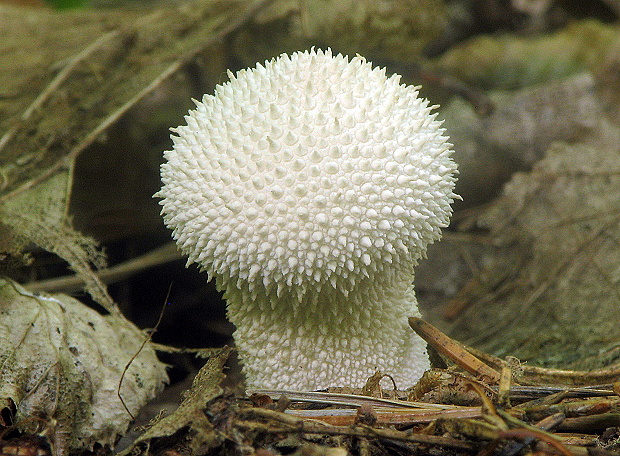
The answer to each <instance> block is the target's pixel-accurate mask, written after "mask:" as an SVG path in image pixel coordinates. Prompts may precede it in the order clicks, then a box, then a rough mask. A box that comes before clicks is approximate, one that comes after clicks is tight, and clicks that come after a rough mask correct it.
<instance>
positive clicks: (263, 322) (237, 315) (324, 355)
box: [223, 277, 430, 391]
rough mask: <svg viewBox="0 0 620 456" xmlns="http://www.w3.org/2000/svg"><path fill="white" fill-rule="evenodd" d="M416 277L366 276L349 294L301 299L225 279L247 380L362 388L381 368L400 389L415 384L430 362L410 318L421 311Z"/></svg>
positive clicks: (253, 384) (328, 292)
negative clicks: (385, 278)
mask: <svg viewBox="0 0 620 456" xmlns="http://www.w3.org/2000/svg"><path fill="white" fill-rule="evenodd" d="M412 281H413V278H412V277H409V278H408V280H406V281H404V282H398V283H394V282H393V281H391V282H392V283H385V282H384V281H382V280H373V281H370V280H369V281H368V282H369V283H370V282H372V283H370V284H364V286H360V287H358V288H357V289H356V290H353V291H350V292H349V293H348V294H347V296H345V295H344V294H343V293H342V292H339V291H337V290H334V289H329V288H327V289H326V288H325V287H324V288H323V290H322V291H321V292H319V293H318V294H313V295H312V296H310V297H309V296H302V297H301V299H300V298H299V297H293V296H282V295H280V296H279V297H278V296H274V295H269V296H267V295H261V294H260V293H258V294H257V293H256V292H255V293H253V294H251V293H250V292H249V291H248V290H243V289H241V288H238V287H236V286H231V285H230V284H227V286H226V287H223V288H224V289H225V294H224V297H225V298H226V300H227V303H228V317H229V319H230V321H231V322H232V323H233V324H235V326H236V328H237V329H236V331H235V333H234V338H235V342H236V344H237V348H238V350H239V355H240V358H241V360H242V362H243V371H244V374H245V376H246V384H247V386H248V387H249V388H257V389H258V388H266V389H288V390H299V391H311V390H319V389H325V388H328V387H334V386H348V387H357V388H361V387H363V386H364V384H365V383H366V380H367V379H368V377H370V376H372V375H373V374H374V373H375V372H377V371H381V372H383V373H385V374H389V375H391V376H392V377H393V378H394V380H395V381H396V385H397V387H398V388H399V389H405V388H408V387H410V386H412V385H414V384H415V383H416V382H417V381H418V380H419V379H420V377H421V376H422V374H423V372H424V371H425V370H427V369H428V368H429V367H430V363H429V359H428V355H427V353H426V342H424V341H423V340H422V339H421V338H419V337H418V336H417V335H415V333H414V332H413V331H412V330H411V328H410V327H409V325H408V323H407V318H408V317H411V316H419V311H418V308H417V301H416V298H415V293H414V289H413V285H412Z"/></svg>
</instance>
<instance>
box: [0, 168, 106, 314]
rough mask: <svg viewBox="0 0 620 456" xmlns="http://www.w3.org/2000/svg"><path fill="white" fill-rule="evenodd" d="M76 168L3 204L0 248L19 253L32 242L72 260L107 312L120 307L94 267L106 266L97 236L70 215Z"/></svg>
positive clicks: (0, 212) (67, 170) (72, 265)
mask: <svg viewBox="0 0 620 456" xmlns="http://www.w3.org/2000/svg"><path fill="white" fill-rule="evenodd" d="M72 174H73V167H68V168H65V169H64V170H62V171H60V172H57V173H56V174H54V175H52V176H50V177H49V178H47V179H44V180H43V181H41V182H39V183H37V184H36V185H35V186H33V187H31V188H29V189H28V190H27V191H24V192H21V193H18V194H16V195H14V196H13V197H12V198H9V199H7V200H6V201H5V202H4V204H0V221H1V222H2V223H1V224H0V227H1V228H2V229H3V231H4V236H3V237H2V239H0V251H7V252H19V250H20V248H21V247H22V246H23V245H24V244H26V243H28V242H32V243H35V244H36V245H38V246H39V247H41V248H43V249H45V250H47V251H49V252H53V253H55V254H56V255H58V256H59V257H61V258H63V259H64V260H65V261H67V262H68V263H69V266H71V268H72V269H73V270H74V271H75V272H77V273H78V275H79V276H80V278H81V279H82V280H83V281H84V283H85V288H86V290H87V291H88V292H89V293H90V294H91V296H92V297H93V299H95V301H97V302H98V303H100V304H101V305H102V306H104V307H105V308H106V310H108V312H111V313H116V312H118V309H117V307H116V304H114V302H113V300H112V298H111V297H110V295H109V294H108V292H107V289H106V287H105V285H104V284H103V283H102V282H101V280H99V278H98V277H97V275H96V274H95V272H94V270H93V267H102V266H104V265H105V258H104V257H103V254H102V253H101V252H100V251H99V250H97V248H96V242H95V240H94V239H92V238H89V237H87V236H84V235H82V234H80V233H78V232H77V231H75V230H74V229H73V228H72V227H71V225H70V221H69V219H68V217H67V208H68V204H69V194H70V192H71V183H72Z"/></svg>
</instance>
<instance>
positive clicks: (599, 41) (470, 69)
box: [433, 19, 620, 89]
mask: <svg viewBox="0 0 620 456" xmlns="http://www.w3.org/2000/svg"><path fill="white" fill-rule="evenodd" d="M619 40H620V33H619V32H618V28H617V27H615V26H613V25H607V24H602V23H600V22H598V21H595V20H591V19H590V20H584V21H581V22H574V23H571V24H569V25H568V26H566V27H564V28H562V29H560V30H559V31H557V32H556V33H553V34H550V35H541V36H536V37H532V36H524V37H517V36H514V35H509V34H504V35H493V36H492V35H480V36H478V37H475V38H472V39H470V40H467V41H465V42H463V44H462V45H459V46H456V47H454V48H452V49H450V50H448V51H447V52H446V53H445V54H443V55H442V56H441V57H439V58H438V59H437V60H436V61H434V63H433V65H435V68H436V69H437V70H440V71H446V72H448V73H450V74H452V75H454V76H456V77H458V78H459V79H461V80H463V81H467V82H468V83H470V84H473V85H475V86H478V87H485V88H497V89H499V88H504V89H507V88H515V87H524V86H527V85H532V84H539V83H542V82H546V81H550V80H553V79H563V78H566V77H568V76H570V75H573V74H575V73H581V72H584V71H590V72H593V71H595V70H596V69H597V68H599V67H600V66H601V65H602V64H604V62H605V60H606V56H607V53H608V51H609V49H610V48H611V47H613V46H617V43H618V42H619Z"/></svg>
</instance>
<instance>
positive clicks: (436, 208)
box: [156, 49, 456, 390]
mask: <svg viewBox="0 0 620 456" xmlns="http://www.w3.org/2000/svg"><path fill="white" fill-rule="evenodd" d="M229 77H230V81H229V82H227V83H225V84H223V85H220V86H218V87H217V89H216V91H215V95H213V96H211V95H205V96H204V98H203V100H202V102H197V103H196V104H197V107H196V109H195V110H193V111H190V113H189V115H188V116H186V121H187V125H185V126H180V127H178V128H176V129H175V130H174V132H175V133H176V135H175V136H173V140H174V147H173V149H172V150H170V151H167V152H165V158H166V160H167V161H166V163H164V164H163V165H162V167H161V175H162V181H163V187H162V189H161V191H160V192H158V194H157V195H156V196H159V197H161V198H162V201H161V204H162V206H163V209H162V214H163V216H164V221H165V223H166V225H167V226H168V227H169V228H171V229H172V230H173V237H174V239H175V240H176V242H177V244H178V245H179V246H180V249H181V250H182V251H183V253H185V254H187V255H188V256H189V261H188V264H189V263H193V262H195V263H198V264H199V265H200V266H201V267H202V268H203V269H204V270H206V271H207V273H208V274H209V277H210V278H212V279H215V280H216V284H217V286H218V288H219V289H220V290H223V291H224V298H225V299H226V301H227V308H228V317H229V319H230V321H231V322H232V323H234V324H235V326H236V331H235V333H234V338H235V342H236V344H237V348H238V350H239V354H240V357H241V360H242V362H243V365H244V367H243V369H244V373H245V376H246V380H247V384H248V386H250V387H253V388H273V389H296V390H315V389H322V388H327V387H330V386H352V387H361V386H363V385H364V383H365V381H366V379H367V378H368V377H369V376H371V375H373V374H374V373H375V372H376V370H381V371H383V372H384V373H388V374H390V375H392V377H393V378H394V379H395V380H396V382H397V384H398V386H399V387H401V388H406V387H409V386H411V385H413V384H414V383H415V382H416V381H417V380H418V379H419V378H420V376H421V375H422V373H423V372H424V370H426V369H427V368H428V367H429V361H428V357H427V354H426V345H425V343H424V342H423V341H422V339H420V338H419V337H417V336H416V335H414V333H413V332H412V331H411V329H410V328H409V327H408V325H407V317H409V316H418V315H419V313H418V309H417V301H416V298H415V294H414V290H413V272H414V271H413V270H414V266H415V265H416V263H417V262H418V260H419V259H420V258H421V257H423V256H424V255H425V252H426V248H427V245H428V244H429V243H432V242H433V241H435V240H437V239H438V238H439V237H440V229H441V228H442V227H445V226H447V225H448V221H449V216H450V214H451V207H450V205H451V203H452V200H453V198H454V197H455V196H456V195H455V194H454V193H453V189H454V184H455V180H456V179H455V176H454V174H455V171H456V165H455V164H454V162H453V161H452V159H451V158H450V155H451V150H450V144H448V143H447V142H446V141H447V137H446V136H444V135H443V129H442V128H441V123H440V122H439V121H437V120H436V119H435V114H433V113H431V110H432V107H429V105H428V101H426V100H424V99H421V98H419V97H418V92H417V90H416V88H414V87H411V86H406V85H403V84H400V77H399V76H397V75H394V76H390V77H387V76H386V74H385V70H384V69H380V68H373V67H372V65H371V63H369V62H367V61H366V60H365V59H363V58H362V57H354V58H352V59H350V60H349V58H347V57H345V56H342V55H335V56H334V55H332V53H331V51H329V50H327V51H321V50H314V49H313V50H311V51H306V52H296V53H294V54H292V55H286V54H283V55H281V56H280V57H278V58H276V59H274V60H271V61H268V62H265V64H264V65H260V64H259V65H257V66H256V67H255V68H253V69H248V70H242V71H239V72H238V73H237V74H236V75H232V74H230V73H229Z"/></svg>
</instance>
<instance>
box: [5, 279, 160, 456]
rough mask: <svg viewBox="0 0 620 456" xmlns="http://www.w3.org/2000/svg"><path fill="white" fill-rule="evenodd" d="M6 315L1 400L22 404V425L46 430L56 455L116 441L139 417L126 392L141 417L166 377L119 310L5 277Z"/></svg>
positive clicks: (17, 421)
mask: <svg viewBox="0 0 620 456" xmlns="http://www.w3.org/2000/svg"><path fill="white" fill-rule="evenodd" d="M0 314H1V315H2V319H0V368H1V369H0V371H1V374H0V375H1V377H0V403H6V401H12V402H13V403H15V404H16V408H17V413H16V416H15V417H14V422H15V424H16V426H17V427H18V428H20V429H21V430H23V431H26V432H30V433H42V434H45V435H47V437H48V439H49V441H50V443H51V445H52V448H53V452H54V454H55V455H66V454H69V452H71V451H75V450H90V449H92V448H93V445H94V444H95V443H100V444H102V445H110V446H113V445H114V443H115V441H116V439H117V437H118V436H119V435H122V434H123V433H124V432H125V431H126V430H127V427H128V425H129V423H130V422H131V421H132V417H131V416H130V414H129V413H128V412H127V410H126V409H125V406H123V404H122V402H121V400H120V399H119V397H118V394H119V392H120V395H121V396H122V398H123V400H124V402H125V405H126V407H127V409H128V410H129V411H130V412H131V413H132V414H134V415H135V414H137V412H138V410H140V408H141V407H142V406H143V405H145V404H146V402H147V401H149V400H150V399H151V398H153V396H154V395H155V394H156V393H157V392H158V391H159V390H160V389H161V388H162V386H163V383H164V382H165V380H166V373H165V366H164V365H163V364H162V363H161V362H159V361H158V360H157V357H156V355H155V352H154V350H153V349H152V348H151V347H150V346H149V345H148V344H146V345H145V346H144V347H142V345H143V343H144V341H145V338H146V337H147V336H146V334H144V333H143V332H142V331H140V330H139V329H138V328H136V327H135V326H133V325H132V324H131V323H130V322H128V321H127V320H125V319H124V318H123V317H122V316H121V315H120V314H110V315H106V316H102V315H100V314H99V313H97V312H96V311H94V310H92V309H90V308H88V307H86V306H84V305H83V304H82V303H80V302H79V301H77V300H75V299H73V298H70V297H68V296H65V295H38V294H33V293H30V292H28V291H27V290H25V289H24V288H23V287H21V286H20V285H18V284H16V283H15V282H12V281H10V280H8V279H3V278H0ZM129 363H131V364H130V365H129V366H128V367H127V370H126V372H125V373H124V376H123V372H124V371H125V368H126V366H127V365H128V364H129ZM121 376H123V381H122V384H121ZM119 388H120V390H119Z"/></svg>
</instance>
